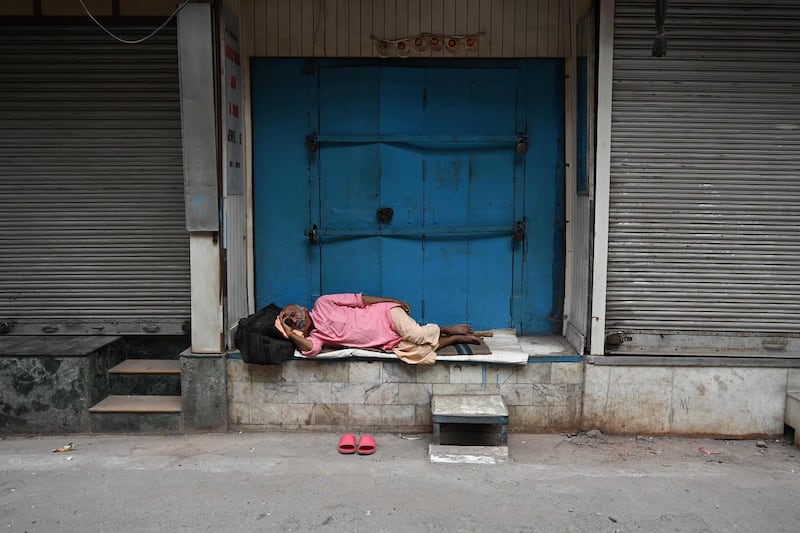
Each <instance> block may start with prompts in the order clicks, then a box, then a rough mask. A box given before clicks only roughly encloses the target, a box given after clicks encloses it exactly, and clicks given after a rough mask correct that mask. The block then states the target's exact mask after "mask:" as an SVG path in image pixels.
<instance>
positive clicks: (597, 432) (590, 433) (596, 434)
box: [586, 429, 603, 439]
mask: <svg viewBox="0 0 800 533" xmlns="http://www.w3.org/2000/svg"><path fill="white" fill-rule="evenodd" d="M586 436H587V437H589V438H590V439H596V438H597V437H602V436H603V432H602V431H600V430H599V429H590V430H589V431H587V432H586Z"/></svg>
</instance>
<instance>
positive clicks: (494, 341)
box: [294, 329, 528, 365]
mask: <svg viewBox="0 0 800 533" xmlns="http://www.w3.org/2000/svg"><path fill="white" fill-rule="evenodd" d="M483 340H484V342H485V343H486V345H487V346H488V347H489V348H490V349H491V350H492V353H490V354H485V355H442V356H439V357H437V361H443V362H447V361H463V362H470V363H498V364H511V365H525V364H527V363H528V353H527V352H525V351H523V350H522V348H521V347H520V345H519V340H517V336H516V335H514V330H511V329H509V330H505V329H503V330H494V331H493V336H492V337H485V338H484V339H483ZM294 356H295V357H296V358H298V359H347V358H348V357H364V358H369V359H398V360H399V358H398V357H397V356H396V355H395V354H394V353H392V352H380V351H374V350H364V349H361V348H342V349H341V350H332V351H329V352H323V353H320V354H319V355H317V356H315V357H306V356H305V355H303V354H302V353H300V352H299V351H297V350H295V352H294Z"/></svg>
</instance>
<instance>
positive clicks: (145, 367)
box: [108, 359, 181, 375]
mask: <svg viewBox="0 0 800 533" xmlns="http://www.w3.org/2000/svg"><path fill="white" fill-rule="evenodd" d="M108 373H109V374H171V375H173V374H175V375H180V373H181V362H180V360H178V359H126V360H125V361H123V362H121V363H120V364H118V365H117V366H115V367H113V368H111V369H109V370H108Z"/></svg>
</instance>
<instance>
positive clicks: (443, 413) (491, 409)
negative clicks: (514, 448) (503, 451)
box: [431, 394, 508, 446]
mask: <svg viewBox="0 0 800 533" xmlns="http://www.w3.org/2000/svg"><path fill="white" fill-rule="evenodd" d="M431 414H432V415H433V444H434V445H440V444H448V445H468V446H476V445H484V444H485V445H488V446H491V445H496V446H505V445H506V444H507V442H508V407H507V406H506V402H505V401H504V400H503V397H502V396H501V395H499V394H436V395H434V396H432V397H431ZM487 437H488V438H487Z"/></svg>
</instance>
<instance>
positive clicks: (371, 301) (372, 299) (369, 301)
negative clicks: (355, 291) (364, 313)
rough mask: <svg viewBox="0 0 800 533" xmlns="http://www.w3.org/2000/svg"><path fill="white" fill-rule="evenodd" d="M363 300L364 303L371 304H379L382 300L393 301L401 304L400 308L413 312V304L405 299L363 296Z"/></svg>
mask: <svg viewBox="0 0 800 533" xmlns="http://www.w3.org/2000/svg"><path fill="white" fill-rule="evenodd" d="M361 301H362V302H364V305H370V304H379V303H381V302H392V303H396V304H398V305H399V306H400V309H402V310H403V311H405V312H406V313H408V314H409V315H410V314H411V306H410V305H408V302H404V301H403V300H398V299H397V298H385V297H383V296H364V295H362V296H361Z"/></svg>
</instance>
